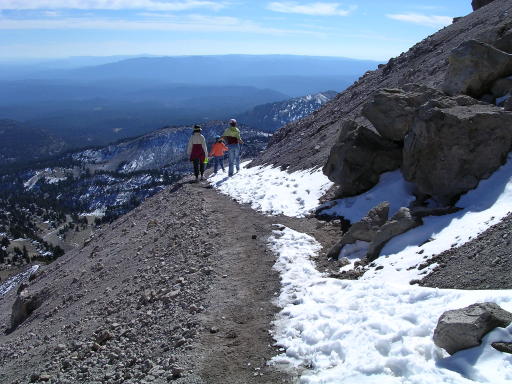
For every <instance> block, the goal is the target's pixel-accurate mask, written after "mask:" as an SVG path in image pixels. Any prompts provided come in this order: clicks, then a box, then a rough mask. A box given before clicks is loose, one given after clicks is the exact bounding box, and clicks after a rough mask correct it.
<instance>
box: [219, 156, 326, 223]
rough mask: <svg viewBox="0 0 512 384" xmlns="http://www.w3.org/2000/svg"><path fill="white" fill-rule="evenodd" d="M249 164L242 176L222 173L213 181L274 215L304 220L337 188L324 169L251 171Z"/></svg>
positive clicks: (232, 195)
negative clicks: (321, 200)
mask: <svg viewBox="0 0 512 384" xmlns="http://www.w3.org/2000/svg"><path fill="white" fill-rule="evenodd" d="M248 164H249V161H247V162H244V163H242V164H241V169H240V172H238V173H237V174H235V175H234V176H232V177H228V176H227V173H224V172H219V173H217V174H216V175H212V176H210V178H209V181H210V183H211V184H212V185H213V186H214V187H215V188H216V189H218V190H219V191H220V192H222V193H224V194H226V195H229V196H231V197H233V198H234V199H236V200H237V201H238V202H239V203H248V204H251V207H252V208H253V209H255V210H257V211H260V212H263V213H267V214H270V215H280V214H283V215H285V216H292V217H304V216H305V215H306V214H308V213H309V212H310V211H311V210H313V209H315V208H316V207H317V206H318V204H319V199H320V198H321V197H322V196H323V195H324V194H325V192H326V191H327V190H328V189H329V188H330V187H331V186H332V185H333V183H332V182H331V181H329V179H328V178H327V176H325V175H324V174H323V173H322V170H321V169H316V170H314V169H311V170H306V171H297V172H293V173H288V172H285V171H281V170H280V169H279V168H274V167H272V166H258V167H253V168H247V165H248Z"/></svg>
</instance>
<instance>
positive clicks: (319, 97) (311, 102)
mask: <svg viewBox="0 0 512 384" xmlns="http://www.w3.org/2000/svg"><path fill="white" fill-rule="evenodd" d="M336 95H337V92H335V91H326V92H320V93H316V94H314V95H307V96H303V97H296V98H293V99H290V100H286V101H281V102H276V103H268V104H263V105H258V106H256V107H254V108H253V109H252V110H250V111H247V112H245V113H242V114H240V115H238V119H239V120H240V121H243V122H244V123H245V124H247V125H249V126H251V127H253V128H256V129H259V130H262V131H265V132H274V131H276V130H277V129H279V128H281V127H282V126H283V125H286V124H288V123H291V122H293V121H296V120H299V119H302V118H303V117H305V116H308V115H310V114H311V113H313V112H314V111H316V110H318V109H319V108H320V107H321V106H322V105H324V104H325V103H327V102H329V101H330V100H332V99H333V98H334V97H335V96H336Z"/></svg>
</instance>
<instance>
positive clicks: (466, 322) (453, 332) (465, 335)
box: [434, 303, 512, 355]
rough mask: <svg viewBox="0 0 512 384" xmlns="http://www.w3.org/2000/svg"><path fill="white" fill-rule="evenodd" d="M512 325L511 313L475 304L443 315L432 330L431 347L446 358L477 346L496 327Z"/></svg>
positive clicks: (488, 305)
mask: <svg viewBox="0 0 512 384" xmlns="http://www.w3.org/2000/svg"><path fill="white" fill-rule="evenodd" d="M510 323H512V313H510V312H507V311H505V310H504V309H502V308H501V307H500V306H498V305H497V304H495V303H477V304H473V305H470V306H469V307H465V308H461V309H456V310H452V311H446V312H445V313H443V314H442V315H441V317H440V318H439V321H438V323H437V327H436V329H435V330H434V343H435V344H436V345H437V346H438V347H440V348H443V349H445V350H446V351H447V352H448V353H449V354H450V355H453V354H454V353H456V352H458V351H460V350H463V349H466V348H472V347H476V346H478V345H480V343H481V342H482V338H483V337H484V336H485V335H486V334H487V333H488V332H490V331H492V330H493V329H494V328H496V327H507V326H508V325H509V324H510Z"/></svg>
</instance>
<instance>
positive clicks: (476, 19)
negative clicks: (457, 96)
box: [254, 0, 512, 170]
mask: <svg viewBox="0 0 512 384" xmlns="http://www.w3.org/2000/svg"><path fill="white" fill-rule="evenodd" d="M511 12H512V1H510V0H495V1H493V2H492V3H490V4H489V5H486V6H484V7H482V8H480V9H478V10H476V11H475V12H473V13H471V14H469V15H467V16H466V17H464V18H462V19H460V20H458V21H457V22H455V23H454V24H452V25H450V26H448V27H446V28H443V29H442V30H440V31H439V32H437V33H435V34H433V35H431V36H429V37H428V38H427V39H425V40H423V41H421V42H419V43H418V44H416V45H414V46H413V47H412V48H411V49H410V50H409V51H407V52H404V53H402V54H401V55H400V56H398V57H396V58H393V59H391V60H390V61H389V62H388V63H387V64H386V65H381V66H380V68H379V69H377V70H375V71H369V72H367V73H366V74H365V75H364V76H362V77H361V78H360V79H359V80H358V81H357V82H355V83H354V84H353V85H352V86H350V87H349V88H347V89H346V90H345V91H343V92H341V93H340V94H339V95H338V96H337V97H336V98H335V99H334V100H333V101H332V102H331V103H329V104H327V105H326V106H325V107H323V108H321V109H320V110H319V111H317V112H315V113H314V114H312V115H311V116H308V117H306V118H305V119H302V120H299V121H297V122H294V123H291V124H288V125H287V126H285V127H283V128H282V129H281V130H279V131H278V132H277V133H276V134H275V135H274V136H273V137H272V140H271V142H270V144H269V148H268V149H267V150H266V151H265V153H264V154H262V155H261V156H260V157H259V158H258V159H257V161H256V162H255V163H254V164H255V165H257V164H265V163H268V164H276V165H280V166H283V167H288V168H289V170H297V169H307V168H311V167H318V166H323V164H325V162H326V161H327V158H328V156H329V152H330V150H331V147H332V146H333V144H334V141H335V140H336V138H337V137H338V135H339V130H340V125H336V124H335V123H337V122H339V121H340V120H347V119H355V120H356V121H357V122H360V123H361V124H363V125H367V126H371V124H370V123H369V122H368V121H367V120H366V119H365V118H364V117H362V116H361V109H362V107H363V105H364V104H365V103H367V102H368V100H369V99H370V98H371V97H372V95H373V94H374V93H375V92H377V90H379V89H382V88H397V87H401V86H404V85H405V84H408V83H419V84H424V85H427V86H430V87H434V88H440V87H441V85H442V83H443V81H444V78H445V75H446V71H447V68H448V57H449V55H450V54H451V52H452V50H453V49H454V48H456V47H458V46H459V45H460V44H461V43H463V42H464V41H467V40H470V39H476V40H479V41H483V42H493V43H496V42H497V41H500V44H502V49H505V50H507V46H508V49H509V51H510V37H509V35H508V34H507V31H509V29H510V27H511V24H512V20H511ZM500 39H501V40H500Z"/></svg>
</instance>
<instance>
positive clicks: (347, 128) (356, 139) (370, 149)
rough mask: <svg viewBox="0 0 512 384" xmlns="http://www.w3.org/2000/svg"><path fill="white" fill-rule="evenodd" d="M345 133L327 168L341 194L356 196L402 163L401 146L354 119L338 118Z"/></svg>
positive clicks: (341, 195) (326, 165)
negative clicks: (342, 119) (382, 174)
mask: <svg viewBox="0 0 512 384" xmlns="http://www.w3.org/2000/svg"><path fill="white" fill-rule="evenodd" d="M337 124H339V125H341V133H340V135H339V138H338V140H337V142H336V144H335V145H334V146H333V147H332V149H331V152H330V155H329V159H328V160H327V163H326V164H325V166H324V168H323V172H324V174H325V175H327V176H328V177H329V179H330V180H331V181H333V182H334V183H336V184H338V185H339V186H340V188H339V191H338V193H339V197H346V196H354V195H358V194H360V193H362V192H365V191H367V190H368V189H370V188H372V187H373V186H374V185H375V184H377V182H378V181H379V176H380V174H381V173H383V172H387V171H392V170H395V169H397V168H399V167H400V164H401V161H402V150H401V146H400V145H399V144H397V143H394V142H392V141H390V140H386V139H384V138H383V137H381V136H380V135H378V134H377V133H375V132H373V131H372V130H370V129H369V128H366V127H363V126H361V125H358V124H357V123H356V122H354V121H346V122H341V121H340V122H338V123H337Z"/></svg>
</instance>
